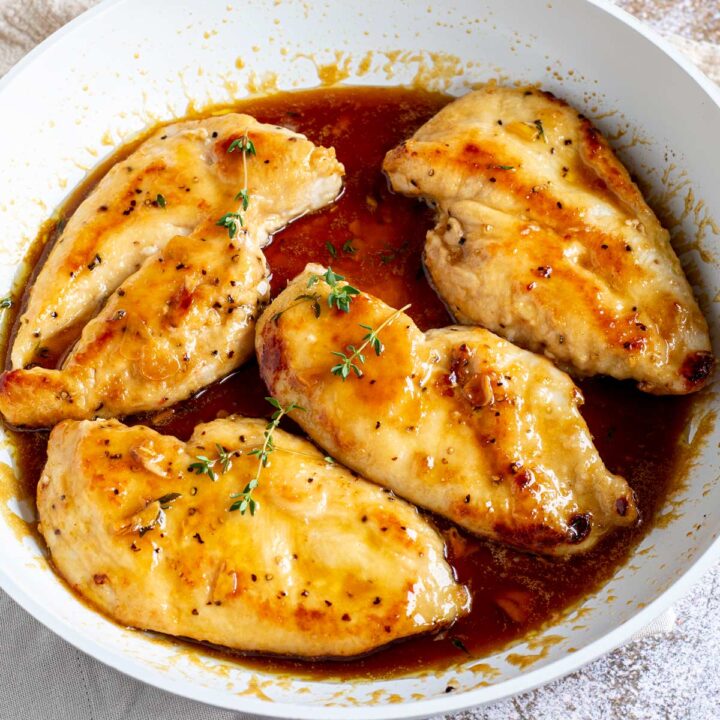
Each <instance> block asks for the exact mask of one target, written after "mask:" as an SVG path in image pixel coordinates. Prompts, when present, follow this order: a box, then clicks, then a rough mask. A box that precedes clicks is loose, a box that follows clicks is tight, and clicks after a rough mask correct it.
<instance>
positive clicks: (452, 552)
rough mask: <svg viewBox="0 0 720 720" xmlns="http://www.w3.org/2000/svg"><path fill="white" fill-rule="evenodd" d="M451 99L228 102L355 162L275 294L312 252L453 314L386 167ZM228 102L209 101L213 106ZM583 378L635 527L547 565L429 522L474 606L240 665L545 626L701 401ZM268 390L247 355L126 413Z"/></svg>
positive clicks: (610, 553)
mask: <svg viewBox="0 0 720 720" xmlns="http://www.w3.org/2000/svg"><path fill="white" fill-rule="evenodd" d="M449 100H450V98H449V97H448V96H445V95H441V94H438V93H428V92H426V91H421V90H409V89H400V88H384V89H379V88H336V89H322V90H319V91H307V92H297V93H280V94H276V95H273V96H272V97H269V98H263V99H252V100H247V101H243V102H241V103H238V105H237V106H233V107H232V108H231V109H233V110H239V111H241V112H246V113H250V114H252V115H254V116H255V117H257V118H258V119H259V120H260V121H263V122H270V123H275V124H278V125H284V126H287V127H290V128H292V129H293V130H297V131H299V132H302V133H304V134H306V135H307V136H308V137H309V138H310V139H311V140H313V141H314V142H316V143H319V144H323V145H332V146H334V147H335V150H336V152H337V155H338V158H339V159H340V160H341V161H342V162H343V163H344V164H345V168H346V171H347V178H346V183H345V190H344V193H343V195H342V197H341V198H340V199H339V200H338V201H337V202H336V203H335V204H334V205H332V206H331V207H329V208H326V209H325V210H323V211H321V212H318V213H315V214H313V215H309V216H306V217H304V218H301V219H300V220H298V221H296V222H295V223H293V224H292V225H290V226H289V227H288V228H286V229H285V230H283V231H282V232H280V233H278V234H277V235H276V237H275V238H274V240H273V243H272V244H271V245H270V246H269V247H268V248H267V249H266V250H265V254H266V256H267V258H268V261H269V264H270V267H271V269H272V289H273V293H277V292H278V291H279V290H280V289H282V288H283V287H284V286H285V284H286V282H287V281H288V280H289V279H291V278H292V277H294V276H295V275H296V274H297V273H298V272H300V271H301V270H302V269H303V267H304V266H305V263H306V262H308V261H316V262H320V263H323V264H326V265H331V266H332V267H333V269H334V270H336V271H337V272H340V273H342V274H343V275H345V276H347V278H348V279H349V280H350V281H351V282H352V283H353V284H354V285H356V286H358V287H360V288H362V289H363V290H366V291H368V292H370V293H373V294H375V295H377V296H379V297H380V298H382V299H383V300H385V301H386V302H388V303H389V304H391V305H393V306H395V307H399V306H401V305H402V304H405V303H407V302H410V303H412V308H411V309H410V311H409V313H410V315H411V316H412V317H413V319H414V320H415V322H416V323H417V324H418V325H419V326H420V328H422V329H423V330H425V329H428V328H432V327H439V326H443V325H447V324H449V323H450V322H451V321H450V318H449V316H448V314H447V312H446V310H445V307H444V306H443V304H442V302H441V301H440V300H439V299H438V298H437V296H436V295H435V293H434V292H433V290H432V289H431V288H430V287H429V285H428V283H427V281H426V279H425V276H424V274H423V270H422V265H421V250H422V245H423V241H424V237H425V232H426V231H427V229H428V228H429V227H430V226H431V225H432V212H431V211H430V210H428V209H427V208H426V207H425V206H424V205H423V204H421V203H419V202H417V201H413V200H409V199H407V198H404V197H400V196H398V195H393V194H392V193H391V192H390V191H389V190H388V186H387V182H386V179H385V177H384V176H383V175H382V172H381V169H380V168H381V163H382V159H383V156H384V154H385V152H386V151H387V150H389V149H390V148H392V147H394V146H395V145H396V144H397V143H399V142H400V141H402V140H403V139H405V138H407V137H408V136H409V135H411V134H412V133H413V132H414V130H415V129H416V128H417V127H419V126H420V125H421V124H422V123H423V122H425V121H426V120H427V119H428V118H429V117H431V116H432V115H433V114H434V113H435V112H437V110H439V109H440V108H441V107H442V106H443V105H445V104H446V103H447V102H448V101H449ZM228 109H230V108H213V109H212V112H223V111H227V110H228ZM207 112H210V111H207ZM207 112H206V114H207ZM200 115H202V113H200ZM141 139H142V138H141ZM138 142H139V140H137V141H136V142H134V143H130V144H128V145H126V146H125V147H124V148H123V149H122V150H120V151H119V152H118V153H116V154H115V155H114V156H113V158H111V159H110V160H108V161H107V162H105V163H103V164H102V166H101V167H99V168H98V170H97V171H96V172H95V173H93V174H92V176H91V177H89V178H88V180H87V181H86V182H84V183H83V184H82V186H81V187H80V188H79V189H78V190H77V191H76V193H75V194H73V196H72V197H71V198H70V199H69V200H68V201H67V202H66V204H65V205H64V207H63V209H62V212H61V213H60V214H59V215H58V217H67V216H68V215H69V214H70V213H71V212H72V211H73V209H74V208H75V207H77V205H78V204H79V203H80V202H81V201H82V199H83V197H85V195H87V193H88V192H89V191H90V189H91V188H92V187H93V185H94V184H95V183H96V182H97V181H98V180H99V179H100V178H101V177H102V175H103V174H104V173H105V172H106V171H107V169H108V168H109V167H110V165H112V164H113V163H114V162H117V161H118V160H119V159H121V157H122V156H124V155H127V154H128V153H129V152H130V151H132V149H134V147H135V146H136V145H137V143H138ZM56 235H57V232H56V231H54V229H53V227H52V226H48V227H46V228H45V230H44V231H43V233H41V236H40V238H39V239H38V244H36V246H35V249H34V252H35V257H37V258H40V257H41V256H42V257H44V255H45V252H43V251H42V246H43V245H47V244H48V243H50V242H52V241H53V239H54V237H55V236H56ZM330 246H332V249H331V247H330ZM579 384H580V386H581V388H582V390H583V393H584V395H585V398H586V403H585V405H584V407H583V415H584V416H585V418H586V420H587V422H588V424H589V426H590V429H591V431H592V432H593V435H594V437H595V442H596V444H597V446H598V449H599V450H600V454H601V455H602V457H603V459H604V460H605V463H606V464H607V466H608V467H609V469H610V470H611V471H613V472H616V473H619V474H621V475H623V476H625V477H626V478H627V479H628V481H629V483H630V485H631V486H632V488H633V490H634V491H635V493H636V495H637V498H638V505H639V508H640V510H641V512H642V516H643V522H642V524H641V525H640V526H638V527H636V528H632V529H621V530H618V531H616V532H615V533H613V534H612V535H611V536H609V537H607V538H605V539H604V540H603V541H601V542H600V543H599V545H598V546H597V547H596V548H595V549H594V550H593V551H592V552H590V553H588V554H586V555H582V556H575V557H573V558H571V559H569V560H548V559H543V558H539V557H534V556H532V555H528V554H524V553H520V552H517V551H514V550H511V549H508V548H504V547H500V546H497V545H494V544H492V543H488V542H484V541H482V540H478V539H476V538H472V537H470V536H468V535H467V534H465V533H463V532H460V531H458V530H457V529H456V528H454V527H453V526H452V524H451V523H449V522H447V521H445V520H442V519H438V518H434V521H435V522H436V523H437V525H438V527H439V528H440V529H441V531H442V533H443V534H444V536H445V537H446V539H447V541H448V551H449V559H450V561H451V563H452V565H453V567H454V568H455V571H456V573H457V576H458V579H459V580H460V581H461V582H463V583H465V584H467V586H468V587H469V588H470V591H471V593H472V612H471V613H470V614H469V615H468V616H467V617H465V618H463V619H462V620H460V621H459V622H457V623H456V624H455V626H454V627H452V628H451V629H449V630H447V631H445V632H443V633H441V634H440V635H436V636H426V637H421V638H417V639H413V640H408V641H404V642H400V643H397V644H396V645H393V646H391V647H388V648H385V649H382V650H381V651H379V652H377V653H375V654H373V655H370V656H368V657H365V658H361V659H355V660H352V661H347V662H313V663H309V662H301V661H294V660H278V659H275V658H273V659H260V658H248V657H243V658H238V659H237V662H239V663H241V664H242V665H244V666H250V667H252V668H255V669H265V670H275V671H279V672H284V673H290V674H292V675H295V676H303V677H308V676H312V677H348V678H349V677H354V678H361V677H386V676H392V675H398V674H403V673H407V672H412V671H416V670H419V669H425V670H428V669H439V668H443V667H447V666H449V665H451V664H453V663H456V662H458V661H464V660H468V659H469V655H470V656H472V657H475V658H478V659H481V658H482V657H483V656H485V655H487V654H488V653H490V652H493V651H496V650H498V649H500V648H501V647H502V646H504V645H506V644H508V643H510V642H512V641H514V640H517V639H519V638H520V637H522V636H523V635H525V634H527V633H528V632H529V631H531V630H534V629H537V628H539V627H541V626H543V625H546V624H547V623H548V622H549V621H551V620H552V618H553V617H557V616H558V615H559V614H560V613H561V612H563V611H564V610H567V609H568V608H570V607H571V606H573V605H575V604H577V602H578V601H580V600H581V599H582V598H583V597H584V596H587V595H588V594H590V593H592V592H593V591H595V590H597V589H598V588H599V587H600V586H601V585H602V584H603V583H604V582H605V581H606V580H608V579H609V578H610V577H611V576H612V575H613V574H614V573H615V571H616V570H617V569H618V568H619V567H620V566H621V565H622V564H623V563H624V562H625V560H626V559H627V557H628V555H629V553H630V552H631V551H632V549H633V548H634V547H635V545H637V543H638V542H639V541H640V540H641V539H642V537H643V536H644V535H645V534H646V533H647V531H648V530H649V528H650V527H651V526H652V522H653V518H654V517H655V515H656V512H657V510H658V509H659V508H660V507H661V506H662V505H663V502H664V500H665V499H666V497H667V496H668V494H669V491H670V490H671V489H672V487H673V482H674V479H675V477H676V476H677V474H678V467H679V460H680V454H679V451H678V446H679V442H680V437H681V434H682V432H683V429H684V427H685V424H686V420H687V418H688V416H689V412H690V409H691V405H692V402H693V399H692V398H682V397H680V398H678V397H654V396H650V395H646V394H644V393H641V392H639V391H638V390H636V389H635V388H634V387H633V386H632V385H631V384H629V383H620V382H617V381H613V380H609V379H604V378H598V379H591V380H586V381H582V382H580V383H579ZM267 394H268V393H267V390H266V388H265V387H264V385H263V383H262V381H261V380H260V377H259V374H258V370H257V366H256V365H255V364H254V363H249V364H247V365H245V366H244V367H243V368H241V369H240V370H238V371H237V372H235V373H233V374H232V375H231V376H229V377H227V378H225V379H224V380H222V381H220V382H218V383H215V384H214V385H212V386H211V387H209V388H207V389H206V390H204V391H202V392H201V393H199V394H198V395H197V396H196V397H194V398H192V399H190V400H187V401H185V402H182V403H179V404H178V405H177V406H175V407H174V408H173V409H172V410H171V411H163V412H162V413H159V414H157V415H155V416H152V415H146V416H144V417H139V418H131V419H128V420H127V422H144V423H145V424H147V425H150V426H151V427H154V428H156V429H157V430H158V431H160V432H163V433H170V434H173V435H177V436H178V437H180V438H182V439H186V438H187V437H188V436H189V435H190V433H191V431H192V429H193V427H194V426H195V425H196V424H197V423H199V422H203V421H208V420H212V419H214V418H215V417H216V416H217V415H218V413H223V414H227V413H242V414H245V415H249V416H265V415H267V414H268V405H267V403H266V402H265V401H264V397H265V396H266V395H267ZM47 437H48V434H47V432H27V433H14V440H15V443H16V447H17V457H18V460H19V468H20V472H21V479H22V482H23V483H24V486H25V488H26V489H27V491H28V492H29V493H34V489H35V485H36V484H37V481H38V478H39V476H40V472H41V470H42V467H43V464H44V462H45V449H46V444H47ZM680 464H681V463H680ZM177 642H181V641H177ZM543 651H544V650H543V649H541V650H540V654H542V652H543ZM210 652H213V653H214V652H218V651H217V650H215V649H212V650H210ZM227 655H228V653H224V656H227Z"/></svg>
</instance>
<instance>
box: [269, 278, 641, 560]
mask: <svg viewBox="0 0 720 720" xmlns="http://www.w3.org/2000/svg"><path fill="white" fill-rule="evenodd" d="M323 272H324V268H321V267H319V266H316V265H309V266H308V267H307V268H306V271H305V272H304V273H303V274H301V275H300V276H298V277H297V278H296V279H295V280H294V281H293V282H292V283H291V284H290V285H289V286H288V287H287V289H285V290H284V291H283V292H282V293H281V294H280V295H279V296H278V297H277V298H276V299H275V300H274V301H273V303H272V304H271V305H270V306H269V307H268V308H267V309H266V310H265V311H264V313H263V314H262V316H261V318H260V320H259V321H258V328H257V335H256V348H257V353H258V358H259V362H260V372H261V374H262V377H263V379H264V380H265V382H266V383H267V386H268V388H269V389H270V392H271V393H272V394H273V395H274V396H275V397H276V398H278V399H279V400H280V402H282V403H289V402H297V403H299V404H300V405H302V406H303V407H305V408H307V411H306V412H303V413H298V414H297V415H296V416H295V418H294V419H295V420H296V421H297V422H298V423H299V424H300V425H301V426H302V428H303V429H304V430H305V431H306V432H307V433H308V434H309V435H310V437H311V438H313V440H315V441H316V442H317V443H318V444H320V445H321V446H322V447H324V448H325V449H326V450H327V451H328V452H330V454H331V455H332V456H333V457H335V458H337V459H339V460H340V461H341V462H343V463H345V464H346V465H347V466H348V467H351V468H354V469H355V470H357V471H358V472H360V473H361V474H363V475H364V476H365V477H367V478H368V479H370V480H373V481H374V482H377V483H379V484H381V485H383V486H385V487H388V488H390V489H392V490H394V491H395V492H396V493H398V495H401V496H402V497H404V498H406V499H408V500H410V501H411V502H414V503H416V504H418V505H420V506H423V507H425V508H428V509H430V510H432V511H434V512H436V513H438V514H440V515H444V516H445V517H447V518H449V519H450V520H453V521H454V522H456V523H457V524H458V525H461V526H462V527H464V528H466V529H468V530H470V531H471V532H473V533H476V534H478V535H481V536H484V537H487V538H491V539H494V540H498V541H500V542H505V543H508V544H511V545H513V546H515V547H518V548H522V549H525V550H530V551H533V552H538V553H546V554H549V555H567V554H570V553H575V552H579V551H584V550H587V549H589V548H590V547H592V546H593V545H594V544H595V542H596V541H597V540H598V539H599V538H600V537H601V536H602V535H603V534H604V533H605V532H607V531H608V530H610V529H612V528H614V527H616V526H623V525H624V526H627V525H632V524H633V523H635V522H636V520H637V517H638V513H637V509H636V505H635V500H634V497H633V493H632V491H631V489H630V488H629V487H628V485H627V483H626V482H625V480H624V479H623V478H621V477H619V476H617V475H613V474H612V473H610V472H608V470H607V469H606V468H605V466H604V464H603V462H602V460H601V459H600V457H599V455H598V453H597V450H596V449H595V447H594V445H593V442H592V437H591V436H590V432H589V431H588V428H587V425H586V424H585V421H584V420H583V418H582V416H581V415H580V413H579V411H578V406H579V405H580V403H581V402H582V396H581V394H580V391H579V390H578V388H577V387H576V386H575V385H574V384H573V382H572V380H571V379H570V378H569V377H568V376H567V375H566V374H565V373H563V372H562V371H560V370H558V369H557V368H555V367H554V366H553V365H552V363H550V362H549V361H548V360H546V359H545V358H542V357H540V356H538V355H534V354H533V353H530V352H528V351H526V350H522V349H520V348H518V347H515V346H514V345H512V344H510V343H509V342H506V341H505V340H502V339H500V338H498V337H497V336H495V335H493V334H492V333H490V332H489V331H487V330H483V329H481V328H473V327H460V326H455V327H448V328H443V329H439V330H431V331H429V332H427V333H425V334H423V333H421V332H420V331H419V330H418V328H417V327H416V326H415V324H414V323H413V322H412V320H411V319H410V318H409V317H408V316H407V315H405V314H404V313H400V314H399V315H396V316H395V319H394V320H392V322H390V323H389V324H388V325H387V326H386V327H384V328H383V329H382V330H381V331H380V334H379V339H380V341H381V344H382V347H381V354H380V355H377V354H376V351H375V350H373V349H372V346H371V345H368V346H367V347H366V349H364V350H363V351H362V354H363V356H364V362H361V361H360V360H357V359H356V360H355V363H356V365H357V367H358V368H359V371H360V372H361V373H362V376H361V377H357V376H356V374H355V373H354V372H353V371H351V372H350V375H349V377H348V378H347V379H345V380H343V379H342V378H341V377H340V376H338V375H335V374H333V372H332V368H333V366H335V365H336V364H337V363H338V361H339V357H338V355H336V354H334V353H337V352H344V353H346V355H349V354H350V352H351V350H348V346H353V347H355V348H357V349H358V350H359V349H360V348H361V346H362V343H363V338H364V337H365V336H366V335H367V334H368V332H369V330H368V327H370V328H378V327H379V326H380V325H381V323H383V322H384V321H386V320H388V318H391V317H392V316H393V314H394V310H393V308H390V307H388V306H387V305H385V304H384V303H383V302H381V301H380V300H378V299H377V298H374V297H372V296H370V295H366V294H365V293H361V294H360V295H358V296H357V297H355V298H354V299H353V300H352V303H351V305H350V310H349V312H347V313H345V312H341V311H339V310H337V309H335V308H333V309H329V308H328V303H327V297H328V293H329V291H330V288H329V287H328V285H327V284H326V282H325V281H324V280H323V281H320V282H317V283H315V284H314V285H312V281H310V278H311V276H312V274H315V275H322V273H323ZM309 281H310V282H311V285H310V287H312V288H313V290H312V293H314V294H315V295H316V296H317V297H316V298H315V299H316V300H317V302H318V303H319V307H320V310H321V312H320V316H319V317H316V314H317V306H315V305H314V302H312V301H310V300H307V299H305V298H307V297H308V293H309V288H308V283H309Z"/></svg>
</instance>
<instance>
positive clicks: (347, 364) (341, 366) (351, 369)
mask: <svg viewBox="0 0 720 720" xmlns="http://www.w3.org/2000/svg"><path fill="white" fill-rule="evenodd" d="M409 307H410V305H409V304H408V305H405V306H404V307H402V308H400V309H399V310H396V311H395V312H394V313H393V314H392V315H390V316H389V317H388V318H386V319H385V320H383V322H381V323H380V325H378V326H377V327H376V328H374V329H373V328H372V327H371V326H370V325H363V324H360V327H361V328H363V330H368V331H369V332H368V333H367V334H366V335H365V336H364V337H363V342H362V344H361V345H360V346H359V347H357V348H356V347H355V346H354V345H348V346H346V348H345V350H346V351H347V353H345V352H340V351H338V350H332V351H331V353H332V354H333V355H335V356H336V357H339V358H340V361H339V362H338V363H337V364H335V365H333V366H332V367H331V368H330V372H331V373H332V374H333V375H337V376H338V377H340V378H342V380H343V382H344V381H345V380H347V379H348V378H349V377H350V374H351V373H354V374H355V375H356V376H357V377H362V375H363V372H362V368H361V367H360V365H364V364H365V356H364V355H363V351H364V350H365V348H366V347H368V345H369V346H370V347H371V348H372V349H373V350H374V351H375V354H376V355H378V356H380V355H381V354H382V352H383V350H384V349H385V348H384V346H383V344H382V343H381V342H380V338H379V337H378V336H379V334H380V331H381V330H383V329H384V328H386V327H387V326H388V325H390V323H392V322H393V321H394V320H395V319H397V318H398V317H399V316H400V315H401V314H402V313H403V312H405V310H407V309H408V308H409ZM356 361H357V362H356Z"/></svg>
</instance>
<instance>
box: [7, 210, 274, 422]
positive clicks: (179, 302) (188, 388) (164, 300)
mask: <svg viewBox="0 0 720 720" xmlns="http://www.w3.org/2000/svg"><path fill="white" fill-rule="evenodd" d="M269 291H270V284H269V282H268V280H267V266H266V263H265V258H264V256H263V253H262V251H261V250H260V249H259V248H258V247H257V246H256V245H255V244H254V243H253V242H252V241H250V240H247V239H245V238H243V237H240V238H239V239H237V240H233V241H230V240H229V239H228V235H227V231H226V230H225V229H223V228H220V227H217V226H216V225H215V223H214V222H211V223H209V224H207V225H201V226H200V227H199V228H198V229H197V230H195V231H194V232H193V233H192V234H191V235H189V236H188V237H184V236H182V235H178V236H176V237H174V238H173V239H172V240H170V242H169V243H168V244H167V245H166V246H165V248H164V250H162V251H160V252H159V253H157V255H154V256H152V257H150V258H148V259H147V260H145V262H144V263H143V265H142V266H141V268H140V270H138V271H137V272H136V273H135V274H133V275H131V276H130V278H128V279H127V280H126V281H125V282H124V283H123V284H122V285H121V286H120V288H119V289H118V290H117V291H116V292H114V293H113V294H112V295H111V296H110V299H109V300H108V302H107V303H106V305H105V307H104V308H103V309H102V310H101V311H100V313H99V315H97V316H96V317H95V318H93V319H92V320H91V321H90V322H89V323H88V324H87V325H86V327H85V329H84V330H83V333H82V336H81V337H80V340H79V341H78V343H77V344H76V345H75V347H74V348H73V350H72V351H71V352H70V354H69V355H68V357H67V359H66V360H65V362H64V364H63V366H62V368H61V369H59V370H53V369H45V368H42V367H34V368H32V369H29V370H12V371H10V372H7V373H4V374H3V375H2V376H0V411H2V413H3V415H4V416H5V418H6V419H7V420H8V421H9V422H11V423H12V424H14V425H25V426H50V425H53V424H54V423H56V422H58V421H60V420H62V419H65V418H74V419H77V420H80V419H84V418H92V417H114V416H117V415H127V414H129V413H133V412H140V411H143V410H157V409H161V408H164V407H168V406H170V405H172V404H173V403H174V402H176V401H177V400H180V399H182V398H185V397H188V396H190V395H192V394H193V393H194V392H197V391H198V390H200V389H201V388H203V387H205V386H206V385H209V384H210V383H212V382H213V381H214V380H217V379H218V378H220V377H222V376H224V375H226V374H227V373H229V372H230V371H231V370H233V369H234V368H236V367H237V366H238V365H240V364H242V363H243V362H245V360H247V359H248V357H249V356H250V355H251V354H252V352H253V339H254V333H253V331H254V328H255V319H256V316H257V315H258V314H259V312H260V303H262V302H265V301H267V299H268V296H269Z"/></svg>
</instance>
